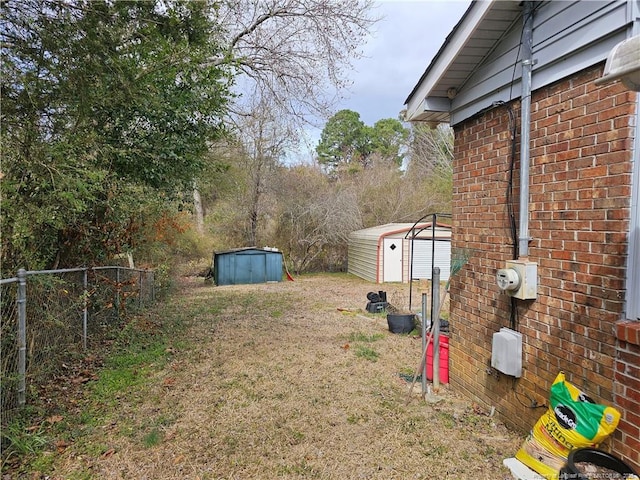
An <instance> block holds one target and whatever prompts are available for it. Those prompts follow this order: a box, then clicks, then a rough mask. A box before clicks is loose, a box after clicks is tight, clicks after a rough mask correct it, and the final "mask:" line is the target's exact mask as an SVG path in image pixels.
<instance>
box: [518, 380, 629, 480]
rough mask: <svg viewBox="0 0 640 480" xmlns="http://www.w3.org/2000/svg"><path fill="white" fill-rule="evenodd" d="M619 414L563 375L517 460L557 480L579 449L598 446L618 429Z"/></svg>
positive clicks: (519, 451)
mask: <svg viewBox="0 0 640 480" xmlns="http://www.w3.org/2000/svg"><path fill="white" fill-rule="evenodd" d="M619 420H620V412H618V411H617V410H616V409H615V408H612V407H608V406H606V405H601V404H598V403H595V402H594V401H593V400H592V399H591V398H589V397H588V396H587V395H585V394H584V393H583V392H581V391H580V390H579V389H578V388H576V387H575V386H574V385H572V384H571V383H569V382H567V381H565V377H564V372H560V373H559V374H558V376H557V377H556V379H555V380H554V382H553V385H551V392H550V396H549V408H548V409H547V411H546V412H545V413H544V414H543V415H542V416H541V417H540V419H539V420H538V421H537V422H536V424H535V425H534V426H533V429H532V430H531V433H529V436H528V437H527V439H526V440H525V441H524V443H523V444H522V447H521V448H520V450H518V452H517V453H516V458H517V459H518V460H520V461H521V462H522V463H524V464H525V465H527V466H528V467H529V468H531V469H533V470H535V471H536V472H538V473H539V474H540V475H542V476H544V477H546V478H548V479H550V480H554V479H557V478H558V475H559V470H560V469H561V468H562V467H563V466H564V465H565V463H566V462H567V456H568V455H569V452H570V451H571V450H575V449H576V448H586V447H595V446H597V445H598V444H599V443H601V442H602V441H603V440H605V439H606V438H607V437H608V436H609V435H611V433H613V431H614V430H615V429H616V427H617V426H618V421H619Z"/></svg>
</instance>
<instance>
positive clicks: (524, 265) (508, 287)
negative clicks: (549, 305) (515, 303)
mask: <svg viewBox="0 0 640 480" xmlns="http://www.w3.org/2000/svg"><path fill="white" fill-rule="evenodd" d="M496 281H497V283H498V287H500V289H501V290H503V291H504V292H506V293H508V294H509V295H511V296H512V297H515V298H519V299H521V300H535V299H536V298H537V296H538V264H537V263H535V262H529V261H528V260H510V261H508V262H506V265H505V268H503V269H500V270H498V272H497V275H496Z"/></svg>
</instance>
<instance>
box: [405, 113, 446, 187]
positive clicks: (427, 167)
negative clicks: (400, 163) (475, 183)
mask: <svg viewBox="0 0 640 480" xmlns="http://www.w3.org/2000/svg"><path fill="white" fill-rule="evenodd" d="M408 169H409V171H410V172H411V173H412V174H414V175H438V176H445V177H447V176H451V175H452V174H453V129H452V128H451V127H449V126H448V125H445V124H440V125H438V126H437V127H436V128H431V127H429V126H427V125H422V124H415V125H413V128H412V135H411V143H410V151H409V167H408Z"/></svg>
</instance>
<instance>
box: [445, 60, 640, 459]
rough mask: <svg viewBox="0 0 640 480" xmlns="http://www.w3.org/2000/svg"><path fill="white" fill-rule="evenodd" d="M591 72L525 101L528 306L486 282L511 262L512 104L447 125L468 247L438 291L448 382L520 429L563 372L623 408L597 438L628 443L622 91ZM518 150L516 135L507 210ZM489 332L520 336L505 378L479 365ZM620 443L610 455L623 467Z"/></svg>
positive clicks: (632, 369) (458, 227) (458, 229)
mask: <svg viewBox="0 0 640 480" xmlns="http://www.w3.org/2000/svg"><path fill="white" fill-rule="evenodd" d="M601 73H602V68H601V67H600V68H595V69H590V70H587V71H584V72H581V73H580V74H578V75H575V76H574V77H572V78H571V79H567V80H564V81H561V82H558V83H556V84H553V85H551V86H549V87H546V88H544V89H541V90H539V91H536V92H534V93H533V95H532V106H531V117H532V118H531V120H532V128H531V160H530V166H531V167H530V206H529V211H530V223H529V227H530V236H531V237H532V241H531V242H530V247H529V259H530V260H531V261H534V262H536V263H537V264H538V280H539V284H538V298H537V300H531V301H522V300H516V301H512V300H511V298H510V297H508V296H507V295H506V294H504V293H501V292H500V290H499V289H498V287H497V285H496V281H495V275H496V271H497V270H498V269H499V268H503V267H504V263H505V261H507V260H510V259H512V258H513V240H512V236H511V232H510V228H509V212H508V209H507V200H506V198H507V197H506V192H507V185H508V180H509V163H510V158H511V152H512V150H513V149H512V148H511V134H510V131H511V127H512V126H513V120H512V118H515V119H516V121H517V128H516V130H517V133H516V140H518V139H519V136H520V119H519V117H520V111H519V104H512V105H503V106H499V107H496V108H493V109H491V110H489V111H487V112H484V113H483V114H481V115H479V116H477V117H476V118H472V119H470V120H468V121H466V122H464V123H463V124H461V125H458V126H456V128H455V135H456V140H455V162H454V206H453V245H452V246H453V249H454V253H455V251H456V250H457V249H470V250H471V253H472V255H471V257H470V259H469V262H468V263H467V264H466V266H465V268H464V269H463V270H462V271H461V273H460V274H459V275H457V276H456V277H455V278H454V279H453V280H452V285H451V299H452V305H451V324H452V337H451V345H450V353H451V373H452V375H451V377H452V379H451V381H452V384H453V386H455V387H456V388H457V389H460V390H463V391H466V392H467V393H468V394H470V395H472V396H473V397H475V398H477V399H478V400H479V401H481V402H483V403H484V404H486V405H487V407H490V406H495V407H496V411H497V412H498V413H499V415H500V416H501V418H502V419H503V420H505V421H507V423H509V424H510V425H511V426H513V427H515V428H518V429H520V430H522V431H523V432H526V431H528V430H529V429H530V428H531V427H532V426H533V424H534V423H535V421H536V420H537V419H538V417H539V416H540V415H541V414H542V413H543V412H544V406H545V405H546V404H547V401H548V392H549V387H550V385H551V383H552V382H553V380H554V379H555V377H556V375H557V374H558V372H560V371H564V372H565V374H566V376H567V380H568V381H570V382H572V383H573V384H575V385H576V386H577V387H579V388H581V389H583V390H584V391H585V392H586V393H588V394H589V395H591V396H592V397H594V398H595V399H597V400H598V401H601V402H605V403H607V404H611V405H616V404H617V402H619V403H620V407H624V408H626V407H628V406H630V405H632V406H635V410H634V412H636V413H635V414H633V415H629V416H627V417H624V421H623V422H621V428H620V429H619V431H618V432H616V434H615V438H614V439H613V440H612V441H611V446H612V447H613V448H615V449H616V450H624V449H622V444H623V443H624V441H625V439H627V440H628V439H629V438H634V439H635V442H638V438H639V436H638V428H637V425H638V420H639V418H638V414H637V412H638V411H640V409H639V408H638V404H639V402H638V400H639V399H638V392H639V391H640V387H639V385H638V380H637V378H638V376H637V374H638V364H637V361H638V359H639V358H640V357H638V352H637V350H633V348H635V347H633V348H631V347H629V346H628V344H627V343H625V342H621V341H619V340H618V339H617V336H616V335H617V330H616V329H617V325H616V322H617V321H619V320H620V318H621V314H622V311H623V302H624V294H625V292H624V274H625V261H626V251H627V244H626V241H627V232H628V229H629V205H630V198H631V172H632V163H631V151H632V147H633V135H634V121H633V119H634V118H635V116H634V115H633V113H634V112H635V93H632V92H628V91H627V90H626V89H625V88H624V87H623V86H621V85H620V84H613V85H611V86H605V87H596V86H595V85H594V83H593V81H594V80H595V79H596V78H598V77H600V76H601ZM510 111H511V112H512V114H513V115H510ZM519 152H520V145H519V143H517V144H516V146H515V168H514V173H513V177H514V185H513V193H514V201H515V203H514V205H513V210H514V212H515V216H516V217H517V216H518V212H519V206H518V200H519V191H518V178H519V157H520V154H519ZM503 326H504V327H510V326H515V327H516V330H518V331H519V332H521V333H522V334H523V338H524V345H523V366H524V373H523V376H522V378H520V379H518V380H515V379H513V378H512V377H507V376H504V375H502V374H499V373H497V372H496V371H495V370H493V369H491V368H490V361H491V340H492V335H493V333H494V332H497V331H498V330H499V329H500V327H503ZM625 349H628V350H629V353H628V354H623V352H626V351H627V350H625ZM624 355H626V356H624ZM622 358H627V359H628V361H627V362H623V360H621V359H622ZM634 362H636V363H634ZM629 365H631V366H629ZM634 378H635V380H633V381H632V379H634ZM614 379H618V381H624V382H626V384H622V386H621V383H618V381H616V382H614ZM623 399H626V400H623ZM621 410H622V408H621ZM632 425H635V427H632ZM634 428H635V429H634ZM635 446H636V448H635V452H637V451H638V448H637V446H638V443H636V444H635ZM633 451H634V450H633V449H631V450H630V449H627V450H626V451H624V452H623V453H624V456H625V458H627V459H631V460H633V461H634V462H636V464H637V463H638V462H639V461H640V459H638V458H637V453H636V454H635V458H634V456H633ZM514 453H515V452H514Z"/></svg>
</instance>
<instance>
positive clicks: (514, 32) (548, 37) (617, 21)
mask: <svg viewBox="0 0 640 480" xmlns="http://www.w3.org/2000/svg"><path fill="white" fill-rule="evenodd" d="M631 16H632V15H631V14H630V12H629V8H628V5H627V2H621V1H584V0H583V1H562V2H559V1H546V2H543V3H541V4H540V5H539V6H538V7H537V8H536V10H535V12H534V16H533V22H534V26H533V45H532V48H533V58H534V61H535V65H534V66H533V71H532V78H531V81H532V88H533V90H534V91H535V90H537V89H539V88H541V87H544V86H546V85H549V84H551V83H553V82H556V81H558V80H560V79H562V78H566V77H567V76H569V75H571V74H573V73H576V72H578V71H580V70H583V69H585V68H587V67H589V66H592V65H595V64H597V63H600V62H604V60H605V59H606V58H607V55H608V54H609V52H610V51H611V49H612V48H613V47H614V46H615V45H616V44H617V43H618V42H620V41H622V40H624V39H625V38H627V36H628V33H629V32H628V29H629V28H630V25H631V22H632V21H633V19H632V18H630V17H631ZM521 31H522V20H521V19H520V21H518V22H515V23H514V24H513V27H512V28H511V30H510V31H508V32H505V35H504V37H503V38H502V39H501V41H500V43H498V44H497V45H496V48H495V50H493V51H492V52H491V53H490V54H489V55H487V57H486V59H484V61H483V62H482V63H481V64H480V65H479V66H478V68H476V70H475V71H474V73H473V75H471V76H470V77H469V78H468V79H467V80H466V82H465V83H464V85H459V86H458V91H459V93H458V95H457V96H456V98H455V99H454V100H453V101H452V110H451V121H450V124H451V125H455V124H457V123H460V122H462V121H464V120H465V119H467V118H469V117H471V116H473V115H475V114H477V113H478V112H479V111H481V110H483V109H485V108H487V107H490V106H491V105H492V104H494V103H495V102H509V101H510V100H513V99H516V98H519V97H520V93H521V87H520V76H521V72H522V69H521V65H520V58H519V57H520V55H521V54H522V52H521V49H520V48H519V43H520V35H521Z"/></svg>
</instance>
